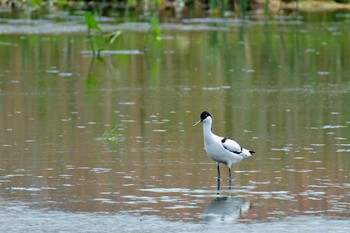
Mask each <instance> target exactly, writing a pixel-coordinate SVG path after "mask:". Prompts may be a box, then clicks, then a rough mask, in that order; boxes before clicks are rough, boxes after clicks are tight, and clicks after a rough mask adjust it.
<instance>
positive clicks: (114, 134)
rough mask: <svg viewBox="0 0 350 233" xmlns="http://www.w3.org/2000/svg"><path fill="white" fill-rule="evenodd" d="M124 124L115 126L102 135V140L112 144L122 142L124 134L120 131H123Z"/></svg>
mask: <svg viewBox="0 0 350 233" xmlns="http://www.w3.org/2000/svg"><path fill="white" fill-rule="evenodd" d="M121 127H122V124H116V125H113V126H112V128H111V129H110V130H109V131H107V132H105V133H104V134H103V135H102V139H103V140H105V141H110V142H117V141H119V140H120V138H121V136H122V134H121V133H119V132H118V131H119V130H120V129H121Z"/></svg>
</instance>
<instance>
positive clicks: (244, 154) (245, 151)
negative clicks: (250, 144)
mask: <svg viewBox="0 0 350 233" xmlns="http://www.w3.org/2000/svg"><path fill="white" fill-rule="evenodd" d="M254 153H255V151H252V150H247V149H244V148H243V150H242V155H243V156H244V157H245V158H246V157H249V156H252V155H253V154H254Z"/></svg>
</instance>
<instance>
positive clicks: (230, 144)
mask: <svg viewBox="0 0 350 233" xmlns="http://www.w3.org/2000/svg"><path fill="white" fill-rule="evenodd" d="M221 143H222V146H223V147H224V148H225V149H226V150H229V151H230V152H233V153H235V154H241V153H242V147H241V146H240V145H239V144H238V143H237V142H235V141H233V140H231V139H228V138H223V139H222V140H221Z"/></svg>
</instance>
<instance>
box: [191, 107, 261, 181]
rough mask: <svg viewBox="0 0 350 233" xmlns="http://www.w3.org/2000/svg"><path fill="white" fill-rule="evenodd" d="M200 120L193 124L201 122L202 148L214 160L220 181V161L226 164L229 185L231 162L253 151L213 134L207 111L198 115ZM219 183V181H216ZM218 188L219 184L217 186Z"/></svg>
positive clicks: (235, 161)
mask: <svg viewBox="0 0 350 233" xmlns="http://www.w3.org/2000/svg"><path fill="white" fill-rule="evenodd" d="M200 118H201V119H200V121H198V122H196V123H195V124H194V125H193V126H196V125H198V124H199V123H203V135H204V148H205V151H206V152H207V154H208V156H209V157H210V158H211V159H212V160H214V161H215V162H216V164H217V169H218V182H220V166H219V165H220V163H223V164H226V165H227V166H228V171H229V183H230V185H231V182H232V176H231V167H232V164H235V163H238V162H240V161H241V160H242V159H245V158H247V157H250V156H252V155H253V154H254V153H255V152H254V151H251V150H247V149H244V148H242V147H241V146H240V145H239V144H238V143H237V142H235V141H234V140H232V139H229V138H225V137H220V136H217V135H215V134H214V133H213V132H212V131H211V129H212V122H213V119H212V117H211V115H210V113H209V112H207V111H204V112H202V113H201V115H200ZM218 184H219V183H218ZM218 188H219V186H218Z"/></svg>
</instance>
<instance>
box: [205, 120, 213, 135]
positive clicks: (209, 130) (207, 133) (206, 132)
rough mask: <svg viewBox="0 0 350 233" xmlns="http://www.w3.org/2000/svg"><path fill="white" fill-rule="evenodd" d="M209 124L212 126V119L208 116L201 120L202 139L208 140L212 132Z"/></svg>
mask: <svg viewBox="0 0 350 233" xmlns="http://www.w3.org/2000/svg"><path fill="white" fill-rule="evenodd" d="M211 126H212V119H211V117H210V116H209V117H207V118H206V119H205V120H204V121H203V135H204V140H208V139H209V138H210V137H211V136H212V134H213V132H212V131H211Z"/></svg>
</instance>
